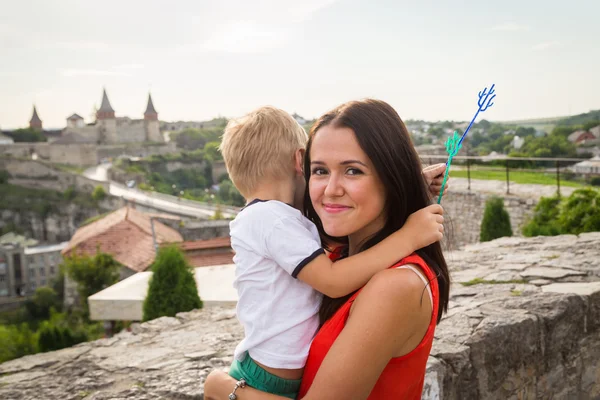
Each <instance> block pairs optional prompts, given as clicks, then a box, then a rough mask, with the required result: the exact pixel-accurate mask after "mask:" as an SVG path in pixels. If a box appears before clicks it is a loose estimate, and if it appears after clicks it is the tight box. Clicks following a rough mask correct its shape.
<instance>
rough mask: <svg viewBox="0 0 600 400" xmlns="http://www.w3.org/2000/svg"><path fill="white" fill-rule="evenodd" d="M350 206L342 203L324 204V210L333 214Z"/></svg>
mask: <svg viewBox="0 0 600 400" xmlns="http://www.w3.org/2000/svg"><path fill="white" fill-rule="evenodd" d="M349 209H350V207H348V206H345V205H342V204H323V210H325V212H328V213H331V214H337V213H341V212H344V211H347V210H349Z"/></svg>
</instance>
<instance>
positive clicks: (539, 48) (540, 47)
mask: <svg viewBox="0 0 600 400" xmlns="http://www.w3.org/2000/svg"><path fill="white" fill-rule="evenodd" d="M560 45H561V42H559V41H558V40H554V41H551V42H543V43H538V44H536V45H535V46H533V47H532V50H536V51H542V50H548V49H551V48H553V47H558V46H560Z"/></svg>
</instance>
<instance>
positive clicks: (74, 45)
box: [45, 41, 111, 51]
mask: <svg viewBox="0 0 600 400" xmlns="http://www.w3.org/2000/svg"><path fill="white" fill-rule="evenodd" d="M45 47H50V48H56V49H62V50H94V51H105V50H109V49H110V48H111V46H110V45H109V44H108V43H104V42H94V41H77V42H51V41H47V42H46V43H45Z"/></svg>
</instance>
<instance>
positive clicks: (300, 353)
mask: <svg viewBox="0 0 600 400" xmlns="http://www.w3.org/2000/svg"><path fill="white" fill-rule="evenodd" d="M307 140H308V135H307V134H306V132H305V131H304V129H303V128H302V127H301V126H300V125H299V124H298V123H297V122H296V121H295V120H294V119H293V118H292V117H291V116H290V115H289V114H288V113H286V112H284V111H282V110H279V109H276V108H273V107H262V108H260V109H258V110H256V111H254V112H251V113H250V114H248V115H247V116H245V117H243V118H241V119H239V120H237V121H232V122H230V123H229V125H228V126H227V128H226V130H225V133H224V135H223V141H222V143H221V146H220V150H221V152H222V154H223V158H224V160H225V164H226V166H227V171H228V172H229V176H230V177H231V180H232V181H233V184H234V185H235V186H236V188H237V189H238V190H239V191H240V193H241V194H242V195H243V196H244V198H245V199H246V201H247V205H246V207H244V209H243V210H242V211H241V212H240V213H239V214H238V215H237V217H236V218H235V220H233V221H232V222H231V224H230V229H231V246H232V247H233V249H234V251H235V257H234V262H235V265H236V278H235V282H234V286H235V288H236V289H237V291H238V295H239V300H238V304H237V316H238V319H239V320H240V322H241V324H242V325H243V327H244V330H245V337H244V339H243V340H242V342H241V343H240V344H239V345H238V346H237V348H236V349H235V353H234V361H233V364H232V366H231V369H230V371H229V374H230V375H231V376H233V377H234V378H235V379H238V380H240V379H242V378H243V379H244V380H245V381H246V383H247V384H248V385H249V386H252V387H255V388H257V389H260V390H263V391H266V392H269V393H273V394H278V395H280V396H285V397H289V398H295V397H296V394H297V392H298V389H299V387H300V380H301V377H302V371H303V367H304V364H305V361H306V358H307V356H308V350H309V347H310V344H311V341H312V338H313V336H314V334H315V332H316V331H317V329H318V326H319V320H318V310H319V305H320V302H321V293H323V294H325V295H327V296H329V297H342V296H345V295H347V294H348V293H351V292H353V291H355V290H357V289H359V288H360V287H362V286H364V285H365V284H366V283H367V282H368V280H369V279H370V278H371V277H372V276H373V275H374V274H375V273H377V272H379V271H382V270H384V269H386V268H388V267H389V266H390V265H393V264H394V263H395V262H397V261H398V260H400V259H402V258H403V257H405V256H408V255H410V254H411V253H412V252H414V251H415V250H417V249H420V248H422V247H425V246H428V245H429V244H431V243H433V242H435V241H437V240H439V235H440V232H439V224H437V223H436V224H433V223H431V221H432V220H434V219H435V218H431V214H435V212H434V211H433V210H441V209H440V208H439V207H437V208H431V207H428V208H425V209H423V210H420V211H418V212H416V213H414V214H413V215H411V217H410V218H409V220H408V221H407V223H406V224H405V226H404V227H403V228H402V229H401V230H399V231H398V232H395V233H394V234H392V235H390V236H389V237H388V238H386V239H385V240H383V241H382V242H380V243H379V244H377V245H376V246H374V247H372V248H371V249H368V250H366V251H363V252H361V253H359V254H357V255H354V256H352V257H348V258H346V259H343V260H340V261H338V262H336V263H335V264H334V263H332V261H331V260H330V259H329V258H328V257H327V256H326V255H325V252H324V250H323V248H322V246H321V242H320V239H319V234H318V231H317V228H316V226H315V225H314V224H313V223H312V222H311V221H310V220H308V219H307V218H306V217H304V216H303V215H302V213H301V212H300V211H299V209H298V208H301V202H302V200H301V199H302V198H303V195H304V190H305V184H306V182H305V180H304V175H303V173H302V170H301V165H302V155H303V151H304V148H305V147H306V143H307ZM295 207H297V208H295ZM438 212H440V213H441V211H438Z"/></svg>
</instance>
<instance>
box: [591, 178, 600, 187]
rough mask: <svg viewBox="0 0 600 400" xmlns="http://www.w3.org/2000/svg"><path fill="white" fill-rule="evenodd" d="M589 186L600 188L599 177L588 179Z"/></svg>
mask: <svg viewBox="0 0 600 400" xmlns="http://www.w3.org/2000/svg"><path fill="white" fill-rule="evenodd" d="M590 185H592V186H600V176H594V177H593V178H592V179H590Z"/></svg>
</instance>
